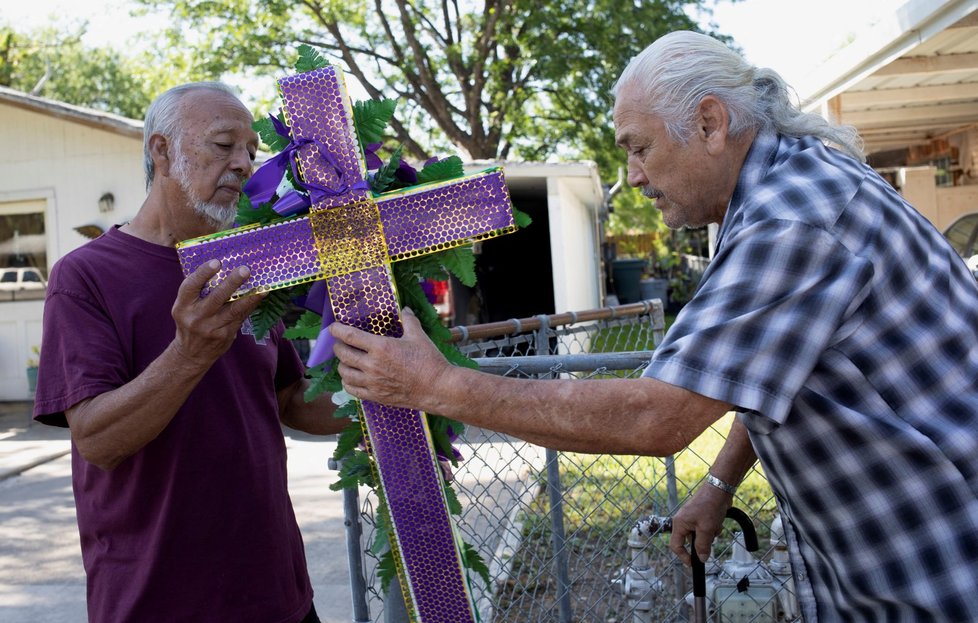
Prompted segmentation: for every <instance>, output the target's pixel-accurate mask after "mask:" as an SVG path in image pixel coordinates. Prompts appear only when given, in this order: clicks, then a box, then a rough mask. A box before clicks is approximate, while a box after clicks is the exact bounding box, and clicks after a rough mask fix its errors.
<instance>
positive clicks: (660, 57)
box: [612, 31, 864, 160]
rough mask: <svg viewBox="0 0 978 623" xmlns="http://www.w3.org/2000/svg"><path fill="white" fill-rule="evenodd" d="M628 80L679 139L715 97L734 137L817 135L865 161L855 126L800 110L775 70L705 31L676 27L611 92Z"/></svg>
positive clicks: (647, 50)
mask: <svg viewBox="0 0 978 623" xmlns="http://www.w3.org/2000/svg"><path fill="white" fill-rule="evenodd" d="M628 83H634V84H635V86H636V87H637V88H638V89H639V90H640V92H643V93H644V94H646V95H647V96H648V103H649V104H648V105H649V112H650V113H653V114H655V115H657V116H658V117H660V118H661V119H662V121H663V123H664V124H665V127H666V130H667V132H668V133H669V136H670V137H672V139H673V140H676V141H679V142H683V143H685V142H686V140H687V139H688V137H689V136H690V135H691V133H692V132H693V128H694V114H695V112H696V107H697V105H698V104H699V103H700V101H702V99H703V98H704V97H705V96H707V95H712V96H714V97H716V98H717V99H718V100H720V101H721V102H723V103H724V104H725V105H726V107H727V112H728V114H729V115H730V130H729V132H730V135H731V136H732V137H734V138H736V137H738V136H741V135H743V134H745V133H747V132H753V131H759V130H762V129H767V128H770V129H773V130H774V131H775V132H778V133H779V134H784V135H786V136H793V137H802V136H814V137H817V138H819V139H821V140H822V141H825V142H827V143H833V144H835V145H836V146H838V147H839V148H840V149H841V150H843V151H845V152H846V153H848V154H849V155H851V156H853V157H854V158H856V159H858V160H863V159H864V155H863V145H862V139H860V138H859V134H858V132H857V131H856V129H855V128H854V127H852V126H849V125H835V124H832V123H829V122H828V121H826V120H825V119H824V118H822V117H821V116H820V115H817V114H814V113H805V112H802V111H800V110H799V109H798V107H797V106H796V105H795V104H793V103H792V101H791V97H790V96H789V87H788V85H787V84H786V83H785V81H784V79H783V78H781V76H779V75H778V74H777V72H775V71H773V70H771V69H765V68H759V67H754V66H753V65H751V64H750V63H748V62H747V61H745V60H744V59H743V58H742V57H741V56H740V55H739V54H737V53H736V52H734V51H733V50H731V49H730V48H728V47H727V46H725V45H724V44H723V43H721V42H719V41H717V40H716V39H714V38H712V37H709V36H707V35H703V34H700V33H696V32H691V31H677V32H672V33H669V34H667V35H665V36H663V37H660V38H659V39H657V40H656V41H654V42H653V43H652V44H651V45H649V46H648V47H647V48H645V49H644V50H643V51H642V52H641V53H639V54H638V55H637V56H635V57H634V58H633V59H632V60H631V61H630V62H629V63H628V66H627V67H625V70H624V71H623V72H622V74H621V76H620V77H619V78H618V81H617V82H616V83H615V85H614V87H613V89H612V93H613V94H614V95H615V96H617V95H618V93H619V91H620V90H621V88H622V86H623V85H625V84H628Z"/></svg>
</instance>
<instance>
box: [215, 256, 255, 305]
mask: <svg viewBox="0 0 978 623" xmlns="http://www.w3.org/2000/svg"><path fill="white" fill-rule="evenodd" d="M249 277H251V269H250V268H248V267H247V266H238V267H237V268H235V269H234V270H232V271H231V272H229V273H228V276H227V277H225V278H224V281H222V282H221V283H219V284H218V286H217V287H216V288H214V289H213V290H211V292H210V294H208V295H207V298H209V299H212V300H214V301H215V302H216V303H217V304H219V305H223V304H224V303H227V302H228V300H229V299H230V298H231V295H232V294H234V293H235V292H237V291H238V288H240V287H241V285H242V284H243V283H244V282H245V281H247V280H248V278H249Z"/></svg>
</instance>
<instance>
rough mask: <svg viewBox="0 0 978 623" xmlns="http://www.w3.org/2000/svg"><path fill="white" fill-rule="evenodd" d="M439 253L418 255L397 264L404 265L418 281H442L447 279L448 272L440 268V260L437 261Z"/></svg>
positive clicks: (442, 267)
mask: <svg viewBox="0 0 978 623" xmlns="http://www.w3.org/2000/svg"><path fill="white" fill-rule="evenodd" d="M441 253H442V252H438V253H429V254H427V255H418V256H416V257H411V258H408V259H405V260H402V261H401V262H399V264H404V265H405V267H406V268H409V269H410V270H411V272H413V273H414V274H415V275H416V276H417V277H418V279H437V280H438V281H444V280H446V279H448V272H446V270H445V267H444V266H442V263H441V259H439V258H440V257H441Z"/></svg>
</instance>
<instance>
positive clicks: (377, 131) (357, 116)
mask: <svg viewBox="0 0 978 623" xmlns="http://www.w3.org/2000/svg"><path fill="white" fill-rule="evenodd" d="M396 107H397V101H396V100H392V99H382V100H364V101H359V102H356V103H354V104H353V125H355V126H356V128H357V135H358V136H359V137H360V144H361V145H363V146H366V145H369V144H370V143H380V142H382V141H383V140H384V132H385V131H386V130H387V124H388V123H390V120H391V119H392V118H393V117H394V109H395V108H396Z"/></svg>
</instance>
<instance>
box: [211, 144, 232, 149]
mask: <svg viewBox="0 0 978 623" xmlns="http://www.w3.org/2000/svg"><path fill="white" fill-rule="evenodd" d="M215 145H217V146H218V147H220V148H221V149H231V148H232V147H234V145H233V144H231V143H215Z"/></svg>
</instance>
